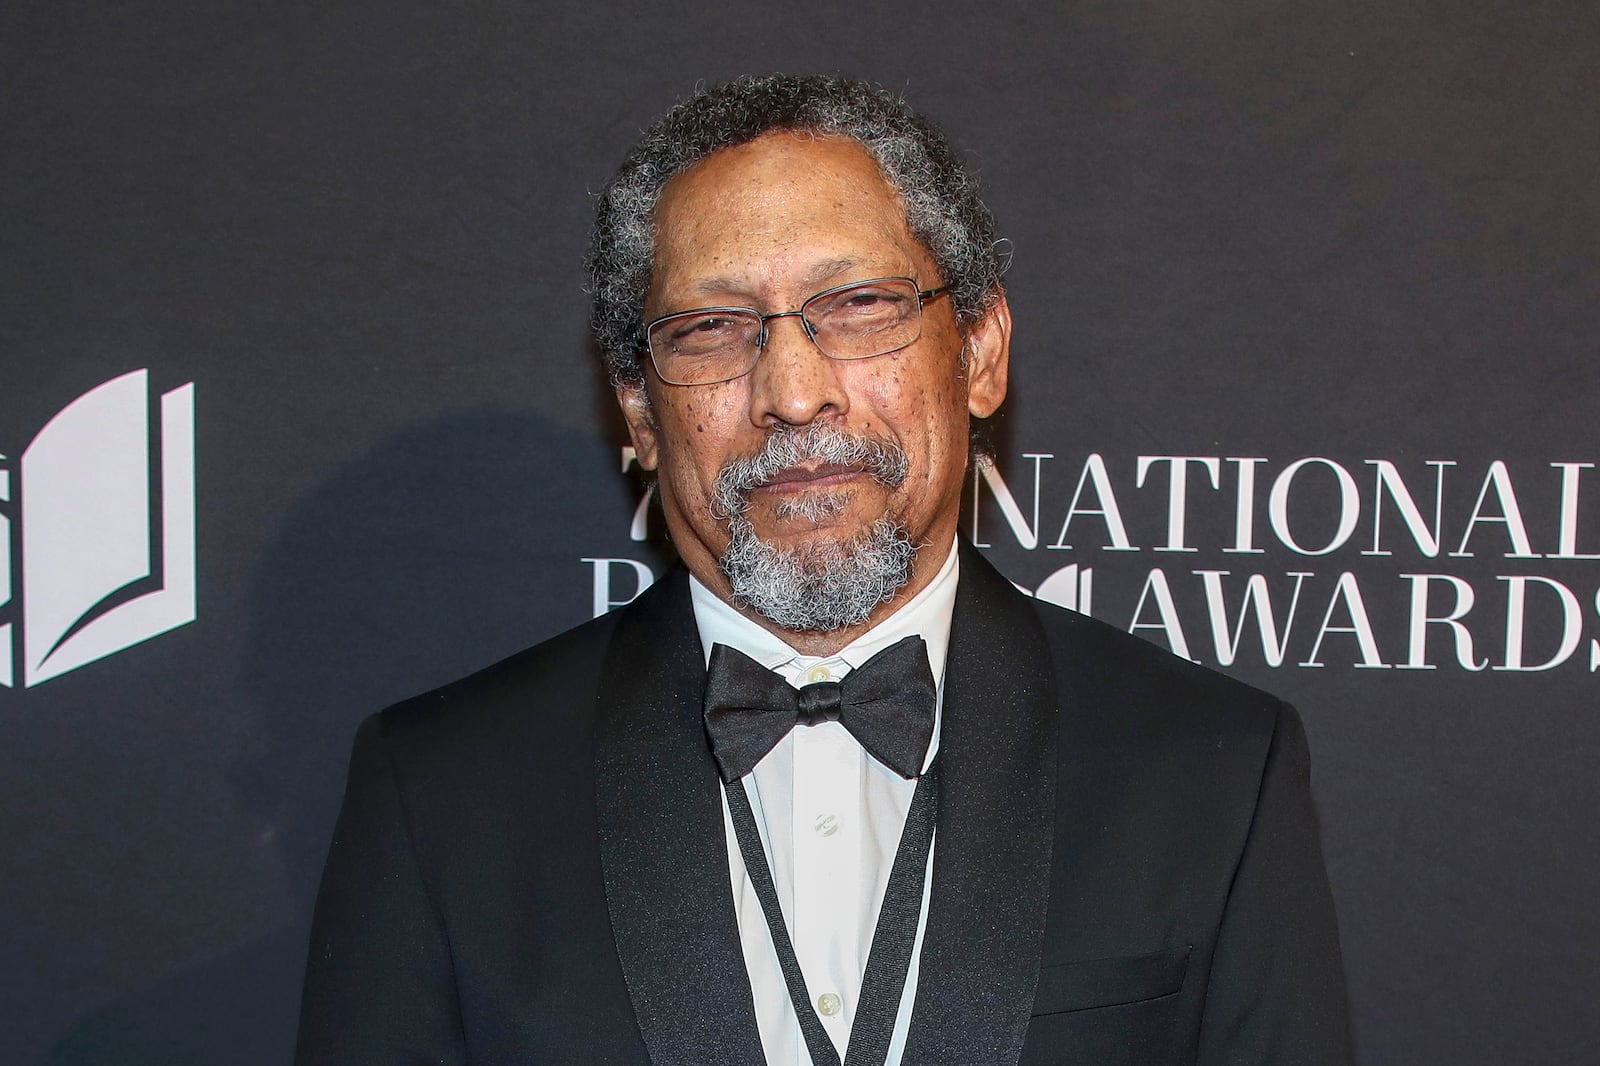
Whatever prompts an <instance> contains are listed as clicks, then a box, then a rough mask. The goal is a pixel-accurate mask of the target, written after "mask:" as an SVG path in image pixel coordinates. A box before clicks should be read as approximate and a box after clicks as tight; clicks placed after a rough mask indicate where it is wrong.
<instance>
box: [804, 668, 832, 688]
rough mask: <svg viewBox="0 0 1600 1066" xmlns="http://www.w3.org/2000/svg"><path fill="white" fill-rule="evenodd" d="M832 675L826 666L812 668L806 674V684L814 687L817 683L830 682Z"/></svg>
mask: <svg viewBox="0 0 1600 1066" xmlns="http://www.w3.org/2000/svg"><path fill="white" fill-rule="evenodd" d="M832 680H833V674H832V672H831V671H829V669H828V668H827V667H826V666H813V667H812V668H811V669H810V670H809V671H808V672H807V673H806V684H808V685H815V684H817V683H818V682H819V681H832Z"/></svg>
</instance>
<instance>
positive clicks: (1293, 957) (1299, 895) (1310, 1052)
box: [1198, 706, 1351, 1066]
mask: <svg viewBox="0 0 1600 1066" xmlns="http://www.w3.org/2000/svg"><path fill="white" fill-rule="evenodd" d="M1350 1061H1351V1050H1350V1032H1349V1017H1348V1008H1347V1006H1346V1003H1345V988H1344V971H1343V967H1342V965H1341V963H1340V958H1339V932H1338V927H1337V924H1336V922H1335V919H1334V910H1333V896H1332V893H1331V892H1330V890H1329V888H1328V875H1327V870H1326V868H1325V867H1324V865H1323V860H1322V848H1321V844H1320V842H1319V839H1318V833H1317V821H1316V812H1315V811H1314V810H1313V808H1312V804H1311V766H1310V756H1309V754H1308V752H1307V749H1306V739H1305V732H1304V730H1303V729H1302V727H1301V725H1300V719H1299V716H1298V715H1297V714H1296V713H1295V711H1294V710H1293V709H1292V708H1290V707H1287V706H1284V707H1283V708H1281V709H1280V710H1279V712H1278V717H1277V723H1276V726H1275V729H1274V733H1273V737H1272V742H1271V745H1270V747H1269V749H1268V752H1267V758H1266V763H1265V768H1264V770H1263V772H1262V779H1261V788H1260V792H1259V794H1258V797H1257V801H1256V809H1255V814H1254V817H1253V819H1252V822H1251V826H1250V833H1249V837H1248V839H1247V840H1246V842H1245V846H1244V850H1243V853H1242V855H1241V857H1240V860H1239V866H1238V869H1237V870H1236V871H1235V873H1234V878H1233V883H1232V886H1231V888H1230V890H1229V894H1228V901H1227V905H1226V908H1225V911H1224V913H1223V918H1222V924H1221V927H1220V929H1219V931H1218V938H1217V947H1216V952H1215V955H1214V956H1213V959H1212V965H1211V973H1210V978H1209V983H1208V986H1207V991H1206V1001H1205V1008H1204V1013H1203V1016H1202V1019H1201V1029H1200V1054H1199V1058H1198V1062H1199V1063H1200V1064H1201V1066H1244V1064H1258V1063H1259V1064H1263V1066H1265V1064H1269V1063H1270V1064H1274V1066H1336V1064H1338V1066H1343V1064H1347V1063H1349V1062H1350Z"/></svg>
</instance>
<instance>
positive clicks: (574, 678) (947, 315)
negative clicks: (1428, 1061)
mask: <svg viewBox="0 0 1600 1066" xmlns="http://www.w3.org/2000/svg"><path fill="white" fill-rule="evenodd" d="M999 265H1000V264H999V262H998V260H997V257H996V254H995V251H994V239H993V227H992V222H991V220H990V217H989V214H988V212H987V210H986V209H985V208H984V207H983V205H982V203H981V202H980V201H979V200H978V198H977V194H976V191H975V189H974V187H973V186H972V184H971V183H970V181H969V180H968V179H967V177H966V175H965V173H964V171H963V169H962V167H961V164H960V161H959V158H958V157H957V156H956V154H955V153H954V151H953V150H952V149H951V148H950V147H949V145H948V144H947V143H946V142H945V141H944V140H943V138H942V137H941V136H940V135H939V134H938V133H937V132H936V131H935V130H933V129H932V128H931V127H930V126H928V125H927V124H926V123H925V122H923V121H922V120H921V119H919V118H917V117H916V116H915V115H913V114H912V113H911V112H910V111H909V109H908V108H906V106H905V105H904V104H903V103H902V102H900V101H898V100H896V99H895V98H893V97H891V96H889V95H887V94H885V93H882V92H879V91H876V90H873V89H871V88H870V87H868V86H864V85H861V84H858V83H853V82H848V81H844V80H833V79H819V78H790V77H771V78H754V79H742V80H740V81H737V82H734V83H731V84H729V85H726V86H721V87H718V88H714V89H710V90H706V91H703V92H701V93H699V94H697V95H696V96H695V97H694V98H692V99H690V100H689V101H687V102H686V103H684V104H681V105H679V107H677V108H675V109H674V110H673V111H672V112H670V113H669V114H668V115H666V116H665V117H664V118H663V119H661V120H660V121H659V122H658V123H657V124H656V125H655V126H654V127H653V128H652V129H651V130H649V131H647V133H646V135H645V137H644V140H643V141H642V142H641V144H640V146H639V147H638V148H637V149H636V150H635V151H634V153H633V154H632V155H631V156H630V158H629V159H628V160H627V162H625V163H624V166H623V168H622V171H621V173H620V174H619V176H618V177H617V179H616V180H615V181H614V182H613V183H612V184H611V186H610V187H608V189H607V190H606V192H605V194H604V196H603V197H602V200H601V204H600V210H599V219H598V224H597V230H596V237H595V244H594V249H593V252H592V254H591V271H592V279H591V280H592V284H593V292H594V296H595V330H596V335H597V337H598V338H599V341H600V344H601V347H602V349H603V350H604V352H605V355H606V359H607V362H608V366H609V369H610V373H611V376H612V379H613V381H614V383H615V385H616V391H617V396H618V399H619V401H620V403H621V405H622V410H623V413H624V416H625V418H626V420H627V424H628V428H629V432H630V434H631V436H632V438H633V443H634V446H635V448H636V449H637V451H638V455H639V458H640V462H641V463H642V464H643V465H644V466H645V467H646V468H648V469H652V470H655V471H656V472H657V474H658V477H659V482H660V498H661V502H662V506H663V509H664V511H665V515H666V523H667V528H668V530H669V532H670V534H671V536H672V540H673V543H674V544H675V546H676V548H677V550H678V553H679V555H680V556H681V558H682V560H683V564H684V569H683V570H680V571H678V572H677V573H674V574H670V575H668V576H667V577H665V578H663V580H662V581H661V582H659V583H658V584H657V585H655V586H654V587H652V588H651V589H650V590H649V591H648V592H646V593H645V594H644V595H643V596H641V597H640V598H639V599H638V600H637V601H636V602H635V603H634V604H632V605H630V606H629V607H627V608H625V609H623V610H621V611H619V612H616V613H614V614H612V615H609V616H607V617H605V618H601V619H597V620H595V621H593V622H591V623H589V624H587V625H585V626H582V627H580V628H578V629H576V630H573V631H571V632H569V633H567V634H564V635H563V636H560V637H557V638H555V639H554V640H552V641H549V642H547V643H545V644H543V645H540V646H538V647H536V648H533V649H531V650H529V651H527V652H524V653H522V654H521V655H519V656H516V657H514V658H512V659H510V660H507V661H506V662H503V663H500V664H498V665H497V666H494V667H491V668H489V669H488V670H486V671H484V672H482V673H480V674H478V675H475V676H474V677H471V678H468V679H466V680H464V681H461V682H458V683H456V684H455V685H452V686H449V687H447V688H445V689H442V690H440V691H437V692H434V693H430V694H428V695H426V696H422V697H419V698H417V699H415V700H411V701H408V702H407V703H404V704H401V705H399V706H397V707H393V708H390V709H389V710H387V711H385V712H384V713H383V714H382V715H380V716H377V717H375V718H373V719H369V720H368V721H367V722H366V723H365V724H364V725H363V727H362V729H361V732H360V734H359V735H358V738H357V741H356V747H355V753H354V756H353V759H352V765H351V771H350V782H349V786H348V791H347V795H346V800H345V806H344V810H343V812H342V814H341V817H340V823H339V828H338V830H337V832H336V835H335V839H334V843H333V847H332V850H331V852H330V855H329V859H328V867H327V872H326V875H325V878H324V882H323V888H322V893H321V896H320V898H319V901H318V906H317V915H316V920H315V926H314V931H313V943H312V952H311V959H310V964H309V969H308V974H307V979H306V998H305V1006H304V1011H303V1018H302V1030H301V1041H300V1049H299V1056H298V1061H299V1062H300V1063H302V1064H306V1066H309V1064H313V1063H401V1062H442V1063H452V1064H454V1063H468V1062H470V1063H543V1062H581V1063H590V1062H593V1063H611V1062H616V1063H644V1062H654V1063H692V1064H709V1063H760V1062H763V1061H764V1062H768V1063H783V1064H785V1066H788V1064H793V1063H806V1062H813V1063H817V1064H819V1066H820V1064H822V1063H838V1062H841V1061H842V1062H844V1063H846V1064H849V1066H854V1064H855V1063H858V1062H859V1063H868V1062H870V1063H874V1064H877V1063H883V1062H889V1063H904V1064H908V1066H909V1064H912V1063H948V1064H952V1066H956V1064H959V1066H970V1064H974V1063H1016V1062H1022V1063H1076V1064H1101V1063H1108V1064H1109V1063H1125V1064H1139V1066H1150V1064H1158V1063H1207V1064H1222V1063H1228V1064H1238V1063H1293V1064H1301V1063H1307V1064H1309V1063H1318V1064H1320V1063H1335V1062H1345V1061H1348V1056H1349V1052H1348V1037H1347V1033H1346V1022H1345V1007H1344V993H1343V986H1342V978H1341V974H1340V967H1339V959H1338V944H1337V935H1336V931H1335V927H1334V921H1333V913H1332V904H1331V899H1330V896H1329V892H1328V887H1327V880H1326V876H1325V874H1324V871H1323V867H1322V860H1321V856H1320V853H1319V850H1318V844H1317V836H1316V827H1315V821H1314V817H1313V813H1312V810H1311V804H1310V797H1309V791H1308V785H1307V774H1308V771H1307V761H1306V751H1305V744H1304V739H1303V736H1302V733H1301V731H1300V727H1299V725H1298V721H1297V719H1296V717H1295V715H1294V713H1293V712H1292V711H1291V710H1290V709H1289V708H1287V707H1285V706H1284V705H1282V704H1281V703H1279V702H1278V701H1276V700H1274V699H1273V698H1272V697H1270V696H1267V695H1264V694H1262V693H1260V692H1256V691H1254V690H1251V689H1249V688H1246V687H1244V686H1242V685H1240V684H1238V683H1236V682H1234V681H1231V680H1229V679H1227V678H1224V677H1221V676H1219V675H1214V674H1210V673H1207V672H1205V671H1203V670H1201V669H1199V668H1198V667H1195V666H1193V665H1192V664H1190V663H1187V662H1184V661H1181V660H1178V659H1175V658H1173V657H1171V656H1169V655H1166V654H1165V653H1163V652H1161V651H1159V650H1158V649H1156V648H1155V647H1154V646H1153V645H1150V644H1148V643H1146V642H1144V641H1141V640H1138V639H1136V638H1133V637H1130V636H1128V635H1127V634H1124V633H1121V632H1120V631H1117V630H1114V629H1111V628H1109V627H1106V626H1103V625H1101V624H1099V623H1096V622H1094V621H1092V620H1090V619H1087V618H1084V617H1082V616H1079V615H1075V614H1071V613H1068V612H1064V611H1059V610H1056V609H1054V608H1051V607H1049V606H1048V605H1044V604H1039V603H1035V602H1034V601H1031V600H1029V599H1028V598H1027V597H1025V596H1023V595H1021V594H1020V593H1018V592H1016V591H1015V590H1014V589H1013V588H1012V586H1011V585H1010V584H1009V583H1008V582H1006V581H1005V580H1004V579H1003V578H1001V577H1000V576H999V575H998V574H997V573H995V572H994V571H993V569H992V568H990V567H989V566H988V565H987V564H986V563H985V562H984V560H983V559H982V558H981V557H980V556H979V555H977V554H976V553H975V552H974V551H973V550H972V549H971V548H969V547H966V546H964V545H961V544H959V543H958V541H957V536H956V529H957V519H958V512H959V508H960V498H961V488H962V484H963V481H964V479H965V476H966V473H967V462H968V439H969V429H970V425H971V420H972V419H974V418H983V417H986V416H988V415H989V414H991V413H993V412H994V410H995V409H996V408H997V407H998V406H999V404H1000V403H1001V401H1002V399H1003V398H1004V396H1005V392H1006V386H1007V374H1008V358H1009V341H1010V334H1011V315H1010V310H1009V308H1008V306H1007V303H1006V298H1005V293H1004V290H1003V288H1002V286H1001V282H1000V277H999Z"/></svg>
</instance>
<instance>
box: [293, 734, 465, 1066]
mask: <svg viewBox="0 0 1600 1066" xmlns="http://www.w3.org/2000/svg"><path fill="white" fill-rule="evenodd" d="M465 1062H466V1050H465V1047H464V1044H463V1038H462V1025H461V1013H460V1007H459V1001H458V998H457V993H456V984H455V978H454V974H453V970H452V967H451V959H450V945H449V941H448V936H447V932H446V930H445V928H444V924H443V922H442V920H441V918H440V914H439V911H438V909H437V907H436V906H435V903H434V901H433V899H432V898H431V897H430V894H429V891H428V886H427V884H426V883H425V880H424V876H423V873H422V869H421V867H420V865H419V863H418V860H417V855H416V851H415V849H414V847H413V842H412V834H411V829H410V825H409V820H408V817H407V812H406V799H405V794H404V787H403V782H402V781H401V779H400V776H399V774H398V772H397V770H396V768H395V765H394V761H393V759H392V757H391V755H390V754H389V752H388V750H387V747H386V744H385V741H384V736H383V719H382V717H381V716H379V715H374V716H373V717H371V718H368V719H367V720H366V721H365V722H364V723H362V726H361V729H360V730H359V731H358V732H357V734H356V741H355V748H354V751H353V753H352V755H351V758H350V775H349V780H348V783H347V784H346V786H345V797H344V806H343V808H342V809H341V810H340V813H339V821H338V825H337V827H336V828H335V830H334V836H333V844H332V846H331V847H330V849H329V852H328V861H327V866H326V867H325V868H324V871H323V875H322V887H321V889H320V891H319V892H318V894H317V906H316V912H315V914H314V916H313V918H312V924H311V950H310V956H309V958H308V959H307V962H306V977H305V988H304V998H303V1000H302V1002H301V1008H300V1035H299V1041H298V1044H297V1047H296V1051H295V1063H296V1066H335V1064H337V1066H361V1064H368V1063H370V1064H373V1066H377V1064H380V1063H381V1064H383V1066H401V1064H412V1063H415V1064H421V1063H430V1064H435V1066H452V1064H460V1063H465Z"/></svg>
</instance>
